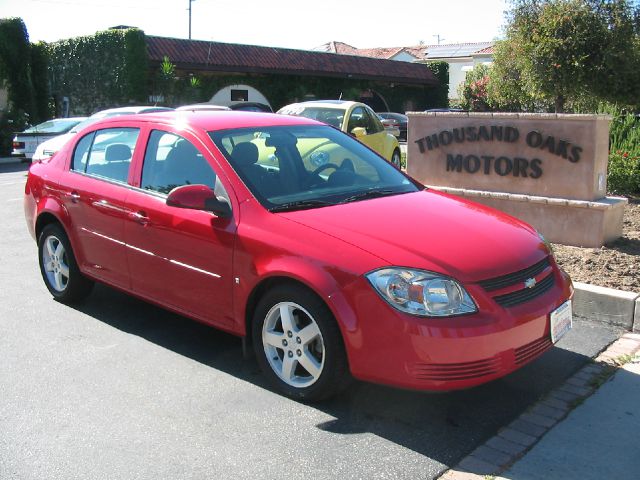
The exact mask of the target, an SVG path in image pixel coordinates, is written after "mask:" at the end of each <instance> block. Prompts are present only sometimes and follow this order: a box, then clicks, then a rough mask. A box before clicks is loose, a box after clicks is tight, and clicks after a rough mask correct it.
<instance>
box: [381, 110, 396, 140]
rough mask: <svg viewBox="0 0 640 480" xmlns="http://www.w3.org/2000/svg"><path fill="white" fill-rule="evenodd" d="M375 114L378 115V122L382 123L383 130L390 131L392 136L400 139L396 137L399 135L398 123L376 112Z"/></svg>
mask: <svg viewBox="0 0 640 480" xmlns="http://www.w3.org/2000/svg"><path fill="white" fill-rule="evenodd" d="M376 115H377V116H378V119H379V120H380V123H382V126H383V127H384V129H385V131H386V132H387V133H390V134H391V135H393V136H394V137H396V138H397V139H398V140H400V138H398V137H400V129H399V128H398V125H397V124H396V122H395V121H393V120H388V119H385V118H382V117H381V116H380V115H378V114H377V113H376Z"/></svg>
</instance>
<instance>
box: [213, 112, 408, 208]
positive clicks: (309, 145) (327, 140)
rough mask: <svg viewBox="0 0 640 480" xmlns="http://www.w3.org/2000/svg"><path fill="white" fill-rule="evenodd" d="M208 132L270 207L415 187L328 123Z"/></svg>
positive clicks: (324, 202)
mask: <svg viewBox="0 0 640 480" xmlns="http://www.w3.org/2000/svg"><path fill="white" fill-rule="evenodd" d="M209 135H210V136H211V139H212V140H213V141H214V143H215V144H216V145H217V147H218V148H219V149H220V151H221V152H222V153H223V154H224V155H225V157H226V158H227V160H228V161H229V163H230V164H231V166H232V167H233V168H234V170H235V171H236V173H237V174H238V176H239V177H240V178H241V179H242V181H243V182H244V183H245V185H247V187H248V188H249V189H250V190H251V192H252V193H253V195H254V196H255V197H256V198H257V199H258V201H259V202H260V203H261V204H262V205H263V206H264V207H265V208H267V209H269V210H271V211H273V212H275V211H285V210H299V209H304V208H316V207H322V206H328V205H336V204H339V203H346V202H352V201H358V200H365V199H368V198H375V197H380V196H387V195H398V194H402V193H409V192H415V191H418V189H419V188H418V186H417V185H416V184H415V183H414V182H413V181H412V180H411V179H409V178H408V177H406V176H405V175H403V174H402V173H400V172H399V171H398V170H396V169H395V168H394V167H393V166H391V165H390V164H389V163H388V162H387V161H385V160H384V159H383V158H382V157H380V156H379V155H378V154H376V153H375V152H373V151H371V150H369V149H368V148H367V147H365V146H364V145H363V144H361V143H360V142H358V141H357V140H355V139H354V138H352V137H350V136H349V135H345V134H344V133H342V132H340V131H338V130H336V129H335V128H331V127H328V126H320V125H300V126H287V127H256V128H242V129H235V130H222V131H217V132H210V133H209Z"/></svg>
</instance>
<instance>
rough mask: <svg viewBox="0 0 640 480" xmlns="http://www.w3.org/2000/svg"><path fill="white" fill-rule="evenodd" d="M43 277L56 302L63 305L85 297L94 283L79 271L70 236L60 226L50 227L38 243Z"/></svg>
mask: <svg viewBox="0 0 640 480" xmlns="http://www.w3.org/2000/svg"><path fill="white" fill-rule="evenodd" d="M38 258H39V264H40V273H42V279H43V280H44V283H45V285H46V286H47V289H49V292H51V294H52V295H53V297H54V298H55V299H56V300H59V301H60V302H63V303H70V302H74V301H78V300H81V299H83V298H84V297H86V296H87V295H88V294H89V293H90V292H91V289H92V288H93V282H92V281H91V280H89V279H88V278H86V277H85V276H84V275H82V273H80V270H79V269H78V264H77V263H76V258H75V256H74V255H73V250H72V249H71V244H70V243H69V238H68V237H67V234H66V233H65V231H64V230H63V229H62V227H60V226H59V225H57V224H49V225H47V226H46V227H44V229H43V230H42V233H41V234H40V237H39V239H38Z"/></svg>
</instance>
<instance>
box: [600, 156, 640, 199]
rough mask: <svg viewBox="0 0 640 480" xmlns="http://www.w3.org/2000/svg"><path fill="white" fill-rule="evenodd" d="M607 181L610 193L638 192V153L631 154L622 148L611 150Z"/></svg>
mask: <svg viewBox="0 0 640 480" xmlns="http://www.w3.org/2000/svg"><path fill="white" fill-rule="evenodd" d="M607 183H608V189H609V192H611V193H615V194H618V195H638V194H640V155H638V154H635V155H632V154H630V153H629V152H625V151H622V150H617V151H614V152H611V153H610V154H609V173H608V176H607Z"/></svg>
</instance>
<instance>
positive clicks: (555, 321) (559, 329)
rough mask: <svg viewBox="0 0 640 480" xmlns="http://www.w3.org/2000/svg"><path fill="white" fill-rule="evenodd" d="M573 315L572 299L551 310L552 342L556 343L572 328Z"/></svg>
mask: <svg viewBox="0 0 640 480" xmlns="http://www.w3.org/2000/svg"><path fill="white" fill-rule="evenodd" d="M572 319H573V316H572V314H571V300H567V301H566V302H564V303H563V304H562V305H560V306H559V307H558V308H556V309H555V310H554V311H553V312H551V317H550V320H551V342H552V343H556V342H557V341H558V340H560V338H562V336H563V335H564V334H565V333H567V332H568V331H569V330H571V326H572Z"/></svg>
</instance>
